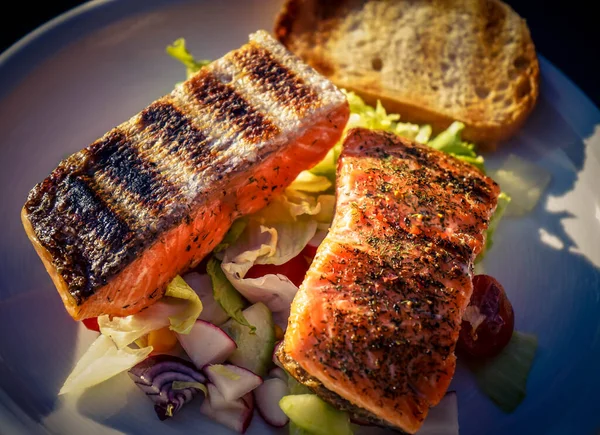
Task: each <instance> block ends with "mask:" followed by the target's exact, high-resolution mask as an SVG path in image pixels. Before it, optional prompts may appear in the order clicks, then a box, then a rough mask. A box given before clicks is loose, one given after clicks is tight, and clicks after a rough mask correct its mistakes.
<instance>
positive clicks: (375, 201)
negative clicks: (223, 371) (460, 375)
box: [277, 129, 499, 433]
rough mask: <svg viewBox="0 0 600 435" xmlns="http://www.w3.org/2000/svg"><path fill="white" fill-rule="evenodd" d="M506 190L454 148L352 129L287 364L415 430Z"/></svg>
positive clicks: (301, 297) (432, 401)
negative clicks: (454, 152)
mask: <svg viewBox="0 0 600 435" xmlns="http://www.w3.org/2000/svg"><path fill="white" fill-rule="evenodd" d="M498 194H499V188H498V185H497V184H496V183H494V181H493V180H492V179H490V178H488V177H486V176H485V175H483V174H482V173H481V172H479V171H478V170H477V169H476V168H475V167H473V166H471V165H469V164H467V163H464V162H462V161H460V160H458V159H456V158H454V157H452V156H449V155H447V154H444V153H442V152H440V151H437V150H434V149H432V148H429V147H427V146H424V145H420V144H416V143H412V142H410V141H408V140H406V139H402V138H400V137H398V136H396V135H393V134H389V133H384V132H375V131H371V130H365V129H353V130H351V131H350V132H349V133H348V136H347V138H346V140H345V142H344V148H343V151H342V154H341V157H340V162H339V166H338V172H337V202H336V213H335V218H334V221H333V224H332V227H331V229H330V231H329V234H328V235H327V237H326V238H325V240H324V241H323V243H322V244H321V245H320V247H319V249H318V252H317V255H316V257H315V260H314V261H313V263H312V265H311V267H310V270H309V271H308V273H307V275H306V278H305V280H304V282H303V283H302V286H301V287H300V290H299V291H298V293H297V295H296V297H295V299H294V302H293V304H292V309H291V315H290V318H289V322H288V329H287V331H286V334H285V339H284V340H285V341H284V344H283V346H280V348H279V350H278V354H277V356H278V358H279V360H280V361H281V362H282V363H283V365H284V366H285V368H286V369H287V370H288V372H290V373H291V374H292V376H294V377H295V378H296V379H297V380H298V381H300V382H301V383H303V384H305V385H307V386H309V387H310V388H312V389H313V390H314V391H315V392H316V393H317V394H319V395H320V396H321V397H323V398H324V399H325V400H327V401H329V402H331V403H333V404H334V405H335V406H337V407H338V408H341V409H344V410H346V411H349V412H350V413H351V414H352V415H353V416H354V417H355V418H358V419H360V420H363V421H364V420H366V421H370V422H374V423H378V424H384V425H388V426H394V427H397V428H399V429H401V430H403V431H405V432H407V433H415V432H416V431H417V430H418V429H419V427H420V426H421V424H422V423H423V420H424V419H425V417H426V416H427V413H428V410H429V408H430V407H432V406H435V405H436V404H437V403H438V402H439V401H440V400H441V399H442V397H443V396H444V394H445V393H446V390H447V389H448V385H449V383H450V381H451V379H452V377H453V375H454V370H455V365H456V357H455V355H454V349H455V346H456V342H457V340H458V334H459V330H460V324H461V319H462V315H463V313H464V311H465V309H466V307H467V305H468V303H469V299H470V297H471V293H472V290H473V285H472V283H471V279H472V276H473V263H474V260H475V257H476V256H477V254H478V253H479V252H480V251H481V250H482V248H483V246H484V242H485V233H484V231H485V230H486V228H487V226H488V223H489V221H490V218H491V216H492V214H493V212H494V210H495V208H496V202H497V196H498Z"/></svg>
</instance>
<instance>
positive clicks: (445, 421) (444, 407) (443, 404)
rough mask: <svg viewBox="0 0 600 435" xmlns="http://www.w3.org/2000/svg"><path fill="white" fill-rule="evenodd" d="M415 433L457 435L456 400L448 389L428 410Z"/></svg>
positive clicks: (419, 434)
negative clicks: (421, 424)
mask: <svg viewBox="0 0 600 435" xmlns="http://www.w3.org/2000/svg"><path fill="white" fill-rule="evenodd" d="M417 435H458V401H457V399H456V393H455V392H454V391H449V392H448V393H446V395H445V396H444V398H443V399H442V400H441V401H440V403H438V404H437V405H436V406H434V407H433V408H431V409H430V410H429V414H427V418H426V419H425V422H424V423H423V426H421V429H419V431H418V432H417Z"/></svg>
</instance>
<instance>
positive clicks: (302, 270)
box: [244, 253, 309, 287]
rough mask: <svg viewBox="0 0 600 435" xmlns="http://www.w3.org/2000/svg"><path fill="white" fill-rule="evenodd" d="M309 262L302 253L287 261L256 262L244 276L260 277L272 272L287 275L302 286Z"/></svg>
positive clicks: (297, 284)
mask: <svg viewBox="0 0 600 435" xmlns="http://www.w3.org/2000/svg"><path fill="white" fill-rule="evenodd" d="M308 266H309V263H308V262H307V261H306V259H305V258H304V256H303V255H302V253H300V254H299V255H297V256H295V257H294V258H292V259H291V260H290V261H288V262H287V263H283V264H279V265H275V264H255V265H254V266H252V267H251V268H250V270H249V271H248V272H247V273H246V276H245V277H244V278H260V277H261V276H265V275H270V274H274V275H276V274H279V275H285V276H286V277H287V278H288V279H289V280H290V281H292V282H293V283H294V284H295V285H296V286H298V287H299V286H300V284H302V281H303V280H304V275H306V271H307V270H308Z"/></svg>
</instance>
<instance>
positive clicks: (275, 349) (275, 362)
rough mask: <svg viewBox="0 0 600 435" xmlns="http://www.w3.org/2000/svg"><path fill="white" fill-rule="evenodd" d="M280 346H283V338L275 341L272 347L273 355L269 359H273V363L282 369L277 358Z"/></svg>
mask: <svg viewBox="0 0 600 435" xmlns="http://www.w3.org/2000/svg"><path fill="white" fill-rule="evenodd" d="M281 346H283V340H280V341H278V342H277V343H275V347H273V356H272V357H271V359H272V360H273V364H275V365H276V366H277V367H279V368H281V369H283V364H281V362H280V361H279V358H277V352H278V351H279V348H280V347H281Z"/></svg>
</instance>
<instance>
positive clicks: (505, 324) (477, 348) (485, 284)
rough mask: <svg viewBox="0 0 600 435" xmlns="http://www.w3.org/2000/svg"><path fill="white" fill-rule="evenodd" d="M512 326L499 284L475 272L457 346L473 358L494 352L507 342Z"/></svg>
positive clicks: (509, 311)
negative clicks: (471, 291)
mask: <svg viewBox="0 0 600 435" xmlns="http://www.w3.org/2000/svg"><path fill="white" fill-rule="evenodd" d="M514 326H515V313H514V311H513V308H512V305H511V304H510V301H509V300H508V298H507V297H506V293H505V292H504V288H503V287H502V285H501V284H500V283H499V282H498V281H497V280H496V279H495V278H492V277H491V276H489V275H476V276H475V277H474V278H473V295H472V296H471V301H470V302H469V306H468V307H467V311H466V312H465V316H464V317H463V321H462V326H461V330H460V336H459V339H458V347H459V349H461V350H462V351H464V352H465V353H466V354H467V355H469V356H471V357H475V358H489V357H493V356H495V355H498V354H499V353H500V351H501V350H502V349H504V347H505V346H506V345H507V344H508V342H509V341H510V338H511V337H512V333H513V330H514Z"/></svg>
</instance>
